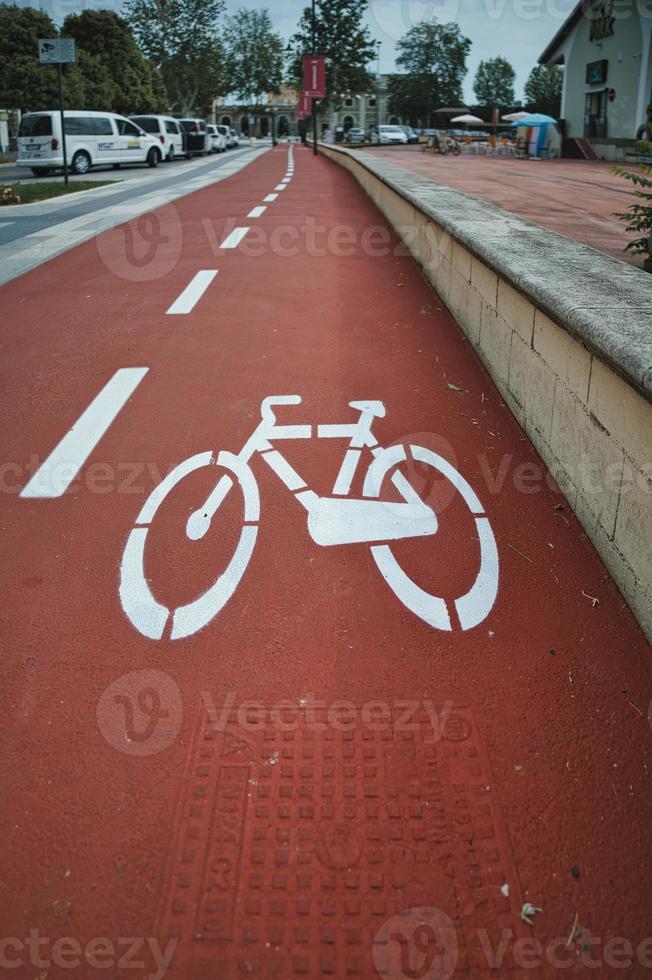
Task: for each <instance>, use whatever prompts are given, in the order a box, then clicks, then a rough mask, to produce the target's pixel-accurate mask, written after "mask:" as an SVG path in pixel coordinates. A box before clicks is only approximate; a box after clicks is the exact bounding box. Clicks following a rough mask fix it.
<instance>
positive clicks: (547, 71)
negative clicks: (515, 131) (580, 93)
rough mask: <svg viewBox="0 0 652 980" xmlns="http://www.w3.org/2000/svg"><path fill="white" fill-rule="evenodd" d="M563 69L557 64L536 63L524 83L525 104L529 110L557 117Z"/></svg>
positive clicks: (559, 108) (559, 106) (559, 107)
mask: <svg viewBox="0 0 652 980" xmlns="http://www.w3.org/2000/svg"><path fill="white" fill-rule="evenodd" d="M563 80H564V70H563V68H560V67H559V65H536V67H535V68H533V69H532V71H531V72H530V76H529V78H528V80H527V82H526V83H525V104H526V106H527V108H528V109H529V110H530V112H543V113H545V114H546V115H547V116H552V117H553V119H558V118H559V113H560V110H561V88H562V84H563Z"/></svg>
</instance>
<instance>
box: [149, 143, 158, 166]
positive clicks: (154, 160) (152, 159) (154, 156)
mask: <svg viewBox="0 0 652 980" xmlns="http://www.w3.org/2000/svg"><path fill="white" fill-rule="evenodd" d="M160 162H161V154H160V153H159V151H158V150H157V149H156V148H155V147H152V149H151V150H150V151H149V153H148V154H147V166H148V167H152V168H154V167H158V165H159V163H160Z"/></svg>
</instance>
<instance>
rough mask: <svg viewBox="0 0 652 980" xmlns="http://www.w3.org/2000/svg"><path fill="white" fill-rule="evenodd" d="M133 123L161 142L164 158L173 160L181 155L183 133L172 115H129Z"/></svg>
mask: <svg viewBox="0 0 652 980" xmlns="http://www.w3.org/2000/svg"><path fill="white" fill-rule="evenodd" d="M129 118H130V119H131V121H132V122H133V123H136V125H137V126H140V128H141V129H144V130H145V132H146V133H149V134H150V136H153V137H154V138H155V139H157V140H158V141H159V143H160V144H161V150H162V152H163V159H164V160H174V158H175V157H180V156H182V155H183V133H182V132H181V126H180V125H179V123H178V121H177V120H176V119H173V118H172V116H129Z"/></svg>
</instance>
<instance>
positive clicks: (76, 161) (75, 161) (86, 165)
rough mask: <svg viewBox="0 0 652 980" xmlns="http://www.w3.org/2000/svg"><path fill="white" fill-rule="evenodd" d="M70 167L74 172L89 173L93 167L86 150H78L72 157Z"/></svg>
mask: <svg viewBox="0 0 652 980" xmlns="http://www.w3.org/2000/svg"><path fill="white" fill-rule="evenodd" d="M70 169H71V170H72V172H73V173H74V174H87V173H88V171H89V170H90V169H91V158H90V156H89V155H88V153H87V152H86V150H77V152H76V153H75V155H74V157H73V158H72V164H71V166H70Z"/></svg>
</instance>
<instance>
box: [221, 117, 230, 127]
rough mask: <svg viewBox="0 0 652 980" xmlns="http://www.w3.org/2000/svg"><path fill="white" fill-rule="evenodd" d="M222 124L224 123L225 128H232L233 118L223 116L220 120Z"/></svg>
mask: <svg viewBox="0 0 652 980" xmlns="http://www.w3.org/2000/svg"><path fill="white" fill-rule="evenodd" d="M220 122H221V123H222V125H223V126H229V127H230V126H231V116H222V119H221V120H220Z"/></svg>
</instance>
